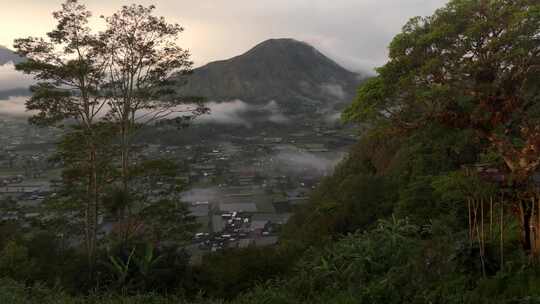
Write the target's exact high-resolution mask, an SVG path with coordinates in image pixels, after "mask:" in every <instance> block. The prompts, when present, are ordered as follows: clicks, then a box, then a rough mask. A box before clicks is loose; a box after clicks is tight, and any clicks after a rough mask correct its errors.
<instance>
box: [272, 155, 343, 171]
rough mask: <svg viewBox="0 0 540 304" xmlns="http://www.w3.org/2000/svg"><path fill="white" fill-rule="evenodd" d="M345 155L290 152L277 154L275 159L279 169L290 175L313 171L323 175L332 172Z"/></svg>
mask: <svg viewBox="0 0 540 304" xmlns="http://www.w3.org/2000/svg"><path fill="white" fill-rule="evenodd" d="M345 155H346V154H345V153H325V154H315V153H309V152H305V151H292V150H290V151H283V152H280V153H278V154H277V155H276V156H275V159H276V162H277V166H279V168H281V169H282V170H285V171H288V172H290V173H302V172H304V171H315V172H318V173H320V174H325V173H330V172H332V171H333V170H334V168H335V166H336V165H337V164H338V163H339V162H340V161H341V160H342V159H343V158H344V157H345Z"/></svg>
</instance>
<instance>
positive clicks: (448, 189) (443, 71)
mask: <svg viewBox="0 0 540 304" xmlns="http://www.w3.org/2000/svg"><path fill="white" fill-rule="evenodd" d="M539 35H540V5H538V4H537V1H532V0H529V1H527V0H519V1H503V0H492V1H476V0H453V1H451V2H450V3H449V4H448V5H447V7H446V8H443V9H441V10H439V11H437V13H436V14H435V15H434V16H433V17H430V18H425V19H422V18H415V19H413V20H411V21H410V22H409V23H408V24H407V25H406V26H405V28H404V31H403V33H402V34H400V35H398V36H397V37H396V38H395V40H394V41H393V42H392V44H391V46H390V57H391V59H390V62H389V63H388V64H387V65H385V66H384V67H383V68H381V69H380V70H379V74H380V75H379V76H377V77H375V78H373V79H372V80H370V81H368V82H367V83H366V84H365V85H363V86H362V87H361V88H360V89H359V93H358V97H357V99H356V100H355V101H354V102H353V104H352V105H351V107H350V108H349V109H348V110H347V111H346V112H345V114H344V118H345V119H346V120H348V121H353V122H357V123H359V124H360V125H361V126H362V135H361V137H360V140H359V143H358V144H357V145H356V146H355V147H354V148H353V149H352V150H351V153H350V155H349V157H348V158H347V159H346V160H344V161H343V162H342V163H341V164H340V165H339V166H338V168H337V169H336V171H335V173H334V174H333V176H330V177H328V178H326V179H325V180H324V181H323V182H322V184H321V185H320V186H319V188H318V189H317V190H316V191H315V193H314V194H313V195H312V197H311V200H310V203H309V204H308V205H307V206H305V207H302V208H300V209H298V210H296V213H295V216H294V217H293V218H292V219H291V221H290V222H289V223H288V224H287V226H286V227H285V228H284V231H283V235H282V238H281V241H280V244H279V246H277V247H275V248H271V249H257V248H248V249H245V250H230V251H225V252H223V253H217V254H212V255H209V256H206V257H205V258H204V259H203V261H202V263H201V265H199V266H193V265H190V264H189V263H187V257H186V256H184V255H182V254H180V253H179V251H178V250H177V249H173V250H169V251H167V250H166V248H165V247H160V248H154V247H149V246H148V243H147V242H144V240H138V241H133V243H130V245H131V246H127V247H126V246H125V243H121V244H122V246H117V247H115V246H110V247H109V248H104V247H102V248H98V249H97V253H96V256H97V258H96V260H97V263H96V264H95V267H92V268H91V269H90V268H89V267H88V265H87V264H86V263H85V259H86V256H85V255H84V254H83V253H81V252H79V251H77V250H76V249H74V248H63V247H62V245H61V244H60V243H58V240H57V239H56V236H55V235H54V234H50V233H49V232H47V231H46V229H42V231H39V233H38V232H36V231H34V232H32V233H22V232H21V233H16V232H17V231H19V230H18V229H21V228H20V227H17V226H16V225H13V224H3V225H2V226H1V233H0V248H3V249H2V254H1V256H0V273H2V275H4V276H5V277H7V278H6V279H3V281H2V282H1V284H0V302H1V303H34V302H35V303H37V302H40V303H224V302H227V303H278V304H279V303H284V304H285V303H291V304H293V303H540V267H539V266H540V265H539V263H540V259H539V258H540V257H539V255H540V250H539V248H540V236H539V233H538V231H539V227H540V217H539V215H540V212H539V211H538V210H537V208H538V201H539V200H538V184H537V183H535V180H534V179H533V177H534V173H535V172H536V171H537V170H538V166H539V164H540V162H539V157H540V153H539V151H540V128H539V127H538V126H539V124H538V123H539V122H540V111H539V110H540V108H539V100H538V97H539V94H538V93H539V91H538V90H539V88H540V83H539V81H540V79H538V75H539V74H538V66H540V38H539ZM110 244H114V243H110ZM131 261H135V262H133V263H132V262H131ZM93 271H95V272H93ZM87 272H93V275H90V276H81V273H87ZM88 278H90V279H88Z"/></svg>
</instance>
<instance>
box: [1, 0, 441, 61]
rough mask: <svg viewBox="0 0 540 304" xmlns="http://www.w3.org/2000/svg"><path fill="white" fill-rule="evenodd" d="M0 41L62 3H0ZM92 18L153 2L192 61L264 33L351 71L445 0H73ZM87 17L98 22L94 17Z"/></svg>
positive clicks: (225, 54) (28, 28)
mask: <svg viewBox="0 0 540 304" xmlns="http://www.w3.org/2000/svg"><path fill="white" fill-rule="evenodd" d="M0 2H1V3H3V4H4V5H2V9H1V10H0V44H1V45H5V46H8V47H11V46H12V44H13V39H14V38H18V37H25V36H29V35H32V36H40V35H42V34H43V33H45V32H47V31H49V30H50V29H51V28H52V27H53V25H54V22H53V19H52V16H51V12H52V11H54V10H57V9H58V8H59V7H60V4H61V3H62V2H63V0H0ZM81 2H82V3H85V4H86V5H87V6H88V8H89V9H90V10H91V11H92V12H93V13H94V15H95V16H99V15H102V14H103V15H107V14H110V13H111V12H113V11H114V10H116V9H118V8H119V7H120V6H121V5H124V4H131V3H139V4H155V5H156V6H157V14H159V15H162V16H165V17H166V18H168V20H170V21H171V22H177V23H180V24H181V25H183V26H184V27H185V28H186V31H185V32H184V34H183V36H182V39H181V41H180V43H181V45H182V46H183V47H185V48H188V49H190V50H191V52H192V59H193V60H194V61H195V64H196V65H197V66H199V65H202V64H205V63H207V62H210V61H214V60H221V59H226V58H229V57H232V56H235V55H239V54H241V53H243V52H245V51H247V50H248V49H249V48H251V47H253V46H254V45H256V44H257V43H259V42H261V41H263V40H266V39H269V38H295V39H298V40H301V41H305V42H308V43H310V44H312V45H313V46H315V47H317V48H318V49H320V50H321V51H322V52H323V53H325V54H327V55H328V56H330V57H331V58H333V59H335V60H336V61H338V62H339V63H341V64H342V65H343V66H345V67H346V68H349V69H351V70H354V71H362V70H363V71H365V70H372V69H373V68H374V67H376V66H380V65H382V64H383V63H384V62H385V60H386V56H387V46H388V44H389V42H390V41H391V39H392V37H393V36H394V35H395V34H397V33H399V31H400V29H401V27H402V26H403V24H404V23H405V22H406V21H407V20H408V19H409V18H411V17H413V16H419V15H420V16H425V15H431V14H432V13H433V12H434V11H435V9H437V8H439V7H441V6H443V5H444V4H445V3H446V2H447V0H139V1H124V0H86V1H84V0H81ZM95 22H99V20H98V19H97V18H96V20H95Z"/></svg>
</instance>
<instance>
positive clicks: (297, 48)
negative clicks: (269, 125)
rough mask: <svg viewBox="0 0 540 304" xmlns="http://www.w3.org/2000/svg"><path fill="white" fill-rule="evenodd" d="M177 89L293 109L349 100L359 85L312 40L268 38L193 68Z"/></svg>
mask: <svg viewBox="0 0 540 304" xmlns="http://www.w3.org/2000/svg"><path fill="white" fill-rule="evenodd" d="M187 81H188V83H187V85H186V86H185V87H184V88H182V89H181V92H182V93H184V94H188V95H198V96H203V97H206V98H208V99H209V100H214V101H228V100H233V99H241V100H243V101H245V102H248V103H265V102H269V101H271V100H275V101H276V102H277V103H279V104H280V105H284V106H286V107H287V108H295V109H296V110H305V107H306V106H308V107H310V108H317V107H319V106H321V105H323V106H326V105H327V104H329V103H330V104H335V103H339V102H344V101H349V100H350V99H351V98H352V96H353V95H354V93H355V90H356V87H357V85H358V84H359V82H360V80H359V75H357V74H355V73H352V72H350V71H348V70H346V69H344V68H343V67H341V66H339V65H338V64H337V63H336V62H334V61H333V60H331V59H330V58H328V57H326V56H325V55H323V54H322V53H321V52H319V51H318V50H317V49H315V48H314V47H312V46H311V45H309V44H307V43H305V42H301V41H298V40H294V39H289V38H285V39H269V40H266V41H263V42H261V43H259V44H257V45H256V46H255V47H253V48H252V49H250V50H249V51H247V52H246V53H244V54H242V55H239V56H237V57H234V58H231V59H229V60H223V61H216V62H212V63H209V64H207V65H205V66H203V67H200V68H198V69H195V70H194V73H193V75H191V76H190V77H188V78H187Z"/></svg>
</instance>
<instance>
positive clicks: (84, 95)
mask: <svg viewBox="0 0 540 304" xmlns="http://www.w3.org/2000/svg"><path fill="white" fill-rule="evenodd" d="M53 16H54V18H55V19H56V21H57V25H56V27H55V29H54V30H52V31H51V32H49V33H47V39H44V38H35V37H29V38H23V39H17V40H15V48H16V49H17V53H18V54H19V55H21V56H23V57H25V58H26V60H25V61H24V62H22V63H19V64H17V66H16V68H17V70H20V71H22V72H24V73H27V74H30V75H33V76H34V78H35V79H36V80H37V81H38V83H37V84H36V85H34V86H32V88H31V91H32V96H31V97H30V99H29V100H28V101H27V102H26V108H27V109H28V110H34V111H37V114H36V115H34V116H33V117H32V118H31V120H30V121H31V122H32V123H35V124H38V125H54V126H59V127H61V126H63V124H64V123H65V122H66V120H71V121H73V122H74V123H75V127H76V128H78V129H79V130H81V133H82V134H83V136H81V137H80V138H79V139H80V140H81V144H82V146H84V147H86V149H84V150H83V151H80V152H81V153H82V155H80V156H79V157H80V158H84V160H85V162H87V167H88V170H87V172H86V175H85V179H86V180H85V184H86V189H85V191H84V193H85V194H84V198H83V199H82V203H83V206H84V223H85V224H84V227H85V228H84V229H85V232H84V236H85V237H84V239H85V246H86V252H87V256H88V262H89V264H93V263H94V259H95V251H96V247H97V237H96V233H97V218H98V206H99V195H100V193H99V192H100V191H99V183H98V174H97V162H98V157H97V144H96V134H95V125H96V123H97V122H98V121H99V120H100V115H102V114H103V113H102V112H103V111H102V110H103V107H104V106H105V104H106V101H107V100H106V98H103V96H102V95H101V94H100V89H101V87H102V85H103V83H104V82H103V75H104V71H105V64H104V61H102V60H101V59H103V58H102V57H99V56H96V53H95V52H94V50H95V45H96V43H97V37H96V36H95V35H93V34H92V33H91V30H90V28H89V27H88V19H89V18H90V16H91V13H90V12H89V11H88V10H87V9H86V7H85V6H84V5H81V4H79V3H78V2H77V1H76V0H67V1H66V2H65V3H64V4H63V5H62V9H61V10H59V11H56V12H54V13H53Z"/></svg>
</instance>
